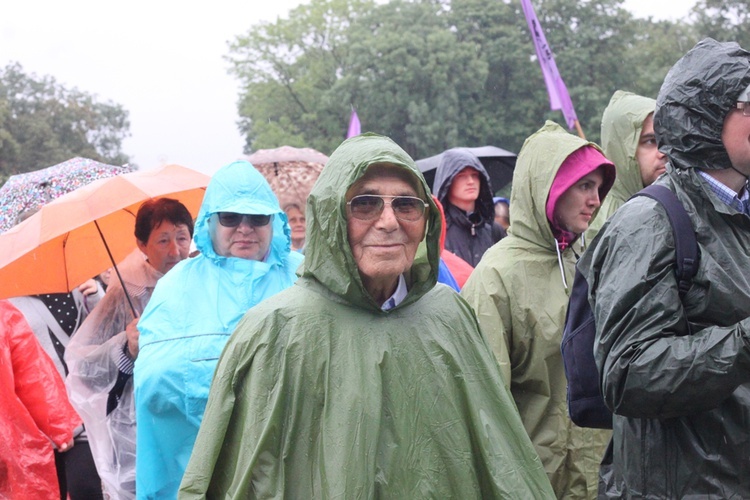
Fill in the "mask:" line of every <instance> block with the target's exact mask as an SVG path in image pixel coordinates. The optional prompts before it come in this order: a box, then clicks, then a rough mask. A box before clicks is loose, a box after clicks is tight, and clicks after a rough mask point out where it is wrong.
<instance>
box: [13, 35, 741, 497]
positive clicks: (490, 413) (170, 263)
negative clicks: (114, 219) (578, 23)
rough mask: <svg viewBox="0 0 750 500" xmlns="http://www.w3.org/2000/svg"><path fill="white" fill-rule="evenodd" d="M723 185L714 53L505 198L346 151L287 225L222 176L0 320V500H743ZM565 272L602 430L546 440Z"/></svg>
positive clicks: (462, 165) (535, 154)
mask: <svg viewBox="0 0 750 500" xmlns="http://www.w3.org/2000/svg"><path fill="white" fill-rule="evenodd" d="M749 177H750V52H748V51H745V50H743V49H742V48H741V47H739V46H738V45H737V44H736V43H730V42H726V43H720V42H717V41H714V40H712V39H706V40H703V41H701V42H699V43H698V44H697V45H696V46H695V47H694V48H692V49H691V50H690V51H689V52H688V53H687V54H686V55H685V56H684V57H683V58H681V59H680V60H679V61H678V62H677V63H676V64H675V66H674V67H673V68H672V70H671V71H670V72H669V74H668V75H667V77H666V79H665V81H664V84H663V85H662V88H661V90H660V92H659V94H658V96H657V97H656V99H651V98H648V97H644V96H639V95H635V94H632V93H629V92H624V91H617V92H615V93H614V95H613V96H612V99H611V101H610V103H609V105H608V106H607V108H606V109H605V110H604V113H603V117H602V133H601V146H599V145H597V144H595V143H593V142H589V141H587V140H585V139H583V138H581V137H578V136H576V135H573V134H571V133H569V132H568V131H566V130H565V129H563V128H562V127H560V126H559V125H557V124H555V123H553V122H550V121H548V122H546V123H544V124H543V125H542V126H541V128H540V129H539V130H538V131H536V132H535V133H533V134H532V135H530V136H529V137H528V139H527V140H526V141H525V142H524V144H523V147H522V148H521V151H520V153H519V155H518V159H517V164H516V167H515V170H514V174H513V181H512V190H511V194H510V198H509V199H506V198H503V197H498V196H496V195H494V193H493V189H492V186H491V184H490V176H489V175H488V172H487V170H486V169H485V167H484V166H483V164H482V162H481V161H480V160H479V159H478V158H477V157H476V156H474V155H473V154H471V153H470V152H469V151H468V150H466V149H463V148H455V149H451V150H448V151H446V152H445V153H444V154H443V155H442V160H441V162H440V165H439V166H438V168H437V171H436V176H435V183H434V185H433V186H429V185H428V184H427V183H426V181H425V179H424V177H423V175H422V174H421V172H420V171H419V169H418V168H417V166H416V163H415V162H414V160H413V159H412V158H411V157H410V156H409V155H408V154H407V153H406V152H405V151H404V150H403V149H402V148H401V147H399V145H397V144H396V143H394V142H393V141H392V140H390V139H389V138H387V137H385V136H381V135H377V134H372V133H365V134H362V135H358V136H356V137H353V138H350V139H347V140H346V141H344V142H343V143H342V144H341V145H340V146H339V147H338V148H337V149H336V151H334V152H333V154H332V155H331V157H330V158H329V160H328V162H327V163H326V165H325V167H324V168H323V170H322V172H321V174H320V177H319V178H318V180H317V181H316V183H315V185H314V187H313V189H312V192H311V193H310V196H309V198H308V199H307V200H306V201H305V202H304V203H299V204H297V203H290V204H287V205H285V206H283V207H281V206H280V205H279V202H278V198H277V196H276V195H275V194H274V192H273V191H272V190H271V187H270V186H269V184H268V182H267V181H266V180H265V179H264V178H263V176H262V175H261V174H260V173H259V172H258V171H257V170H255V168H254V167H253V166H252V165H251V164H250V163H249V162H247V161H236V162H233V163H231V164H229V165H227V166H226V167H224V168H222V169H220V170H219V171H218V172H217V173H216V174H215V175H214V176H213V177H212V178H211V180H210V182H209V184H208V187H207V189H206V192H205V197H204V199H203V202H202V205H201V207H200V210H199V212H198V215H197V218H195V220H194V219H193V217H192V216H191V214H190V212H189V211H188V210H187V209H186V208H185V206H183V205H182V204H181V203H180V202H178V201H176V200H172V199H169V198H159V199H154V200H150V201H147V202H145V203H143V204H142V205H141V207H140V209H139V210H138V213H137V215H136V223H135V232H134V241H135V246H136V247H137V249H136V250H135V251H133V253H132V254H131V255H130V256H128V257H127V258H126V259H125V260H124V261H123V262H122V263H120V264H119V265H118V273H117V275H118V277H117V279H116V278H115V277H114V275H113V276H112V277H111V279H110V281H109V285H108V286H107V287H106V291H104V287H103V286H102V284H101V283H100V282H97V281H96V280H91V281H90V282H87V283H84V284H83V285H81V286H80V287H79V288H77V289H76V290H75V291H74V292H71V293H61V294H46V295H40V296H31V297H17V298H13V299H11V300H3V301H0V318H2V323H1V328H0V348H2V351H0V399H1V400H2V401H3V412H2V413H3V415H2V416H0V437H2V438H3V439H0V443H2V444H0V449H1V450H2V453H0V498H11V499H15V498H19V499H25V498H50V499H57V498H60V499H65V498H70V499H71V500H77V499H89V498H109V499H131V498H139V499H140V498H143V499H170V498H184V499H188V498H269V497H282V498H381V497H383V498H513V499H516V498H533V499H542V498H545V499H546V498H571V499H591V498H698V497H705V498H709V497H710V498H750V475H748V474H746V472H747V471H748V470H750V433H749V432H748V428H749V427H750V191H749V190H748V178H749ZM650 184H657V185H661V186H665V187H666V188H668V189H669V190H671V191H672V192H673V193H675V194H676V196H677V199H678V200H679V202H680V203H681V204H682V205H683V206H684V208H685V211H686V212H687V214H688V216H689V218H690V220H691V223H692V225H693V228H694V231H695V234H696V240H697V244H698V250H699V260H698V262H696V263H695V266H696V268H697V272H696V273H695V277H694V278H693V279H692V281H691V282H690V286H689V288H688V289H684V290H683V289H680V286H679V285H678V279H677V277H676V276H675V238H674V236H673V234H672V232H671V231H672V230H671V224H670V223H669V220H668V219H667V212H666V211H665V209H664V208H663V207H662V206H661V205H660V204H659V203H658V202H657V201H655V200H652V199H650V198H644V197H635V198H632V199H631V196H632V195H634V194H635V193H637V192H638V191H640V190H641V189H643V188H644V187H645V186H648V185H650ZM191 241H192V242H194V245H195V247H194V248H195V250H197V252H194V253H195V255H193V254H191V251H190V250H191ZM576 270H577V271H579V272H580V273H581V274H582V275H583V276H584V277H585V278H586V280H587V282H588V285H589V302H590V304H591V308H592V311H593V314H594V319H595V321H596V328H597V330H596V340H595V345H594V357H595V362H596V369H597V370H598V373H599V383H600V387H601V392H602V395H603V398H604V401H605V402H606V405H607V406H608V407H609V408H610V409H611V410H612V412H613V418H612V430H607V429H594V428H587V427H580V426H578V425H576V424H574V423H573V422H572V420H571V419H570V417H569V415H568V408H567V403H568V402H567V400H566V395H567V382H566V377H565V371H564V368H563V357H562V354H561V350H560V348H561V338H562V332H563V328H564V324H565V317H566V310H567V306H568V301H569V297H570V290H571V287H572V282H573V275H574V273H575V272H576ZM66 388H67V390H66Z"/></svg>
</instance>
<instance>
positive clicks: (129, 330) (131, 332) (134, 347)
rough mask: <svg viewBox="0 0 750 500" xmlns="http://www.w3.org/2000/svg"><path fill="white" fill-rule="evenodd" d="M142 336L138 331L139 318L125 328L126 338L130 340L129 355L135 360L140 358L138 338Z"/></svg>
mask: <svg viewBox="0 0 750 500" xmlns="http://www.w3.org/2000/svg"><path fill="white" fill-rule="evenodd" d="M140 335H141V332H139V331H138V318H135V319H134V320H133V321H131V322H130V323H129V324H128V326H126V327H125V336H126V337H127V339H128V353H129V354H130V357H131V358H133V359H135V358H137V357H138V337H140Z"/></svg>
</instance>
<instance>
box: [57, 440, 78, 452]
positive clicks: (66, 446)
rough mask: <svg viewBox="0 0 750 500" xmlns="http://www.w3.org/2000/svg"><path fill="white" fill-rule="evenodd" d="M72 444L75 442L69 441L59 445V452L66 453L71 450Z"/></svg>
mask: <svg viewBox="0 0 750 500" xmlns="http://www.w3.org/2000/svg"><path fill="white" fill-rule="evenodd" d="M74 444H75V442H74V441H73V439H71V440H70V441H68V442H67V443H63V444H61V445H60V452H64V451H68V450H69V449H71V448H72V447H73V445H74Z"/></svg>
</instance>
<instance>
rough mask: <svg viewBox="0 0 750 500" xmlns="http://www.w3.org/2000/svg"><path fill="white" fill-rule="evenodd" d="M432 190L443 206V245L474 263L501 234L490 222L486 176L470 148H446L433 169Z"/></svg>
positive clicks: (492, 215) (492, 213) (492, 212)
mask: <svg viewBox="0 0 750 500" xmlns="http://www.w3.org/2000/svg"><path fill="white" fill-rule="evenodd" d="M433 192H434V193H435V194H436V196H437V198H438V199H439V200H440V203H442V204H443V207H444V208H445V221H446V225H447V232H446V236H445V248H446V250H449V251H451V252H453V253H454V254H456V255H458V256H459V257H461V258H462V259H463V260H465V261H466V262H468V263H469V264H471V265H472V266H476V265H477V264H478V263H479V261H480V260H481V259H482V255H484V252H485V251H487V249H488V248H490V247H491V246H492V245H494V244H495V243H497V242H498V241H500V240H501V239H502V238H503V237H504V236H505V230H504V229H503V228H502V227H501V226H500V225H499V224H498V223H496V222H495V221H494V219H495V206H494V204H493V202H492V188H491V187H490V177H489V175H488V174H487V171H486V170H485V169H484V166H483V165H482V162H480V161H479V158H477V157H476V156H475V155H474V154H473V153H472V152H471V151H468V150H467V149H464V148H454V149H449V150H448V151H446V152H445V153H443V158H442V160H441V161H440V165H439V166H438V168H437V171H436V172H435V184H434V186H433Z"/></svg>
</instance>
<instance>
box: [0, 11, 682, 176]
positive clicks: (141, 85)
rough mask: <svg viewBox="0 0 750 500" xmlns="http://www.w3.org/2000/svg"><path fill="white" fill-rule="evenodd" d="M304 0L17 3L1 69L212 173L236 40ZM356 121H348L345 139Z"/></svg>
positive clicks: (0, 27)
mask: <svg viewBox="0 0 750 500" xmlns="http://www.w3.org/2000/svg"><path fill="white" fill-rule="evenodd" d="M302 3H306V2H305V1H302V0H244V1H240V0H212V1H210V2H189V1H179V0H150V1H148V0H131V1H130V2H122V3H113V2H102V1H96V0H65V1H60V0H42V1H38V0H8V1H7V2H5V5H3V8H2V16H0V67H5V66H6V65H7V64H8V63H9V62H12V61H17V62H19V63H20V64H21V65H22V66H23V69H24V71H25V72H26V73H32V74H35V75H36V76H43V75H50V76H52V77H54V78H55V79H56V80H57V82H58V83H60V84H62V85H64V86H65V87H68V88H72V87H77V88H78V89H79V90H81V91H84V92H87V93H90V94H94V95H96V96H97V97H98V99H99V101H102V102H103V101H113V102H115V103H118V104H121V105H122V106H123V107H124V108H125V109H126V110H127V111H129V113H130V132H131V136H130V137H129V138H128V139H126V140H125V142H124V144H123V149H124V152H125V153H126V154H129V155H130V156H131V158H132V159H133V161H134V162H135V163H137V164H138V165H139V166H140V167H141V168H143V169H149V168H155V167H158V166H160V165H163V164H166V163H178V164H181V165H184V166H186V167H190V168H193V169H195V170H200V171H203V172H206V173H208V174H212V173H213V172H215V171H216V170H217V169H218V168H220V167H221V166H223V165H225V164H227V163H229V162H231V161H233V160H234V159H236V158H238V157H240V156H241V155H242V147H243V143H244V141H243V140H242V138H241V137H240V133H239V131H238V130H237V126H236V122H237V120H238V119H239V117H238V115H237V106H236V102H237V99H238V83H237V82H236V81H235V80H234V78H233V77H231V76H229V75H228V73H227V68H228V63H227V62H226V61H225V60H224V59H223V57H224V56H225V55H227V53H228V45H227V42H228V41H230V40H234V39H235V37H236V36H237V35H240V34H244V33H246V32H247V31H248V29H249V28H250V27H251V26H252V25H254V24H256V23H257V22H259V21H261V20H265V21H275V20H276V19H277V17H279V16H281V17H286V15H287V13H288V12H289V11H290V10H291V9H292V8H294V7H295V6H297V5H300V4H302ZM694 3H695V1H694V0H660V1H656V0H625V2H624V5H625V8H627V9H629V10H631V11H632V12H634V13H635V14H636V15H637V16H639V17H648V16H652V17H654V18H656V19H678V18H681V17H683V16H685V15H686V14H687V12H688V11H689V9H690V7H691V6H692V5H694ZM346 126H347V123H343V122H342V124H341V127H342V136H343V134H344V133H345V129H346Z"/></svg>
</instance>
